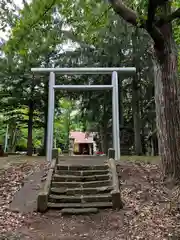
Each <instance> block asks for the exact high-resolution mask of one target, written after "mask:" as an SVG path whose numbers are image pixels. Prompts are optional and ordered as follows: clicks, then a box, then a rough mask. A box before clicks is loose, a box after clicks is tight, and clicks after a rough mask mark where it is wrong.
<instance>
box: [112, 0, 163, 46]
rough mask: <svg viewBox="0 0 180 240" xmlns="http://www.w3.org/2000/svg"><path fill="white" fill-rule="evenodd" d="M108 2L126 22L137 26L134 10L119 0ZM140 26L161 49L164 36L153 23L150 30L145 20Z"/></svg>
mask: <svg viewBox="0 0 180 240" xmlns="http://www.w3.org/2000/svg"><path fill="white" fill-rule="evenodd" d="M109 2H110V3H111V5H112V8H113V9H114V11H115V12H116V13H117V14H118V15H119V16H120V17H122V18H123V19H124V20H125V21H126V22H128V23H130V24H132V25H133V26H138V23H139V21H138V16H137V14H136V12H134V11H133V10H132V9H131V8H129V7H127V6H126V5H125V4H124V3H123V2H122V1H121V0H109ZM140 28H144V29H146V31H147V32H148V33H149V35H150V36H151V37H152V39H153V40H154V42H155V47H156V49H158V50H162V49H163V48H164V37H163V35H162V34H161V32H160V31H159V29H158V28H157V27H156V26H155V25H153V27H152V29H151V31H150V30H149V31H148V29H147V27H146V23H145V22H144V23H141V26H140Z"/></svg>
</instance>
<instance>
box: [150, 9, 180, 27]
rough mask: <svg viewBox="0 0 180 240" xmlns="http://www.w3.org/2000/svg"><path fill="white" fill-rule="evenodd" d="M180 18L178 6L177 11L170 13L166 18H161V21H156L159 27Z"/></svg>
mask: <svg viewBox="0 0 180 240" xmlns="http://www.w3.org/2000/svg"><path fill="white" fill-rule="evenodd" d="M177 18H180V8H178V9H177V10H176V11H174V12H173V13H171V14H170V15H168V16H167V17H166V18H161V19H160V20H159V21H157V22H156V24H155V25H156V26H157V27H161V26H162V25H164V24H165V23H170V22H172V21H174V20H175V19H177Z"/></svg>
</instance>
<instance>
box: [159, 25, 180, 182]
mask: <svg viewBox="0 0 180 240" xmlns="http://www.w3.org/2000/svg"><path fill="white" fill-rule="evenodd" d="M161 33H162V34H163V36H164V39H165V43H166V44H165V50H164V52H159V51H157V50H156V55H157V57H158V59H159V62H158V63H157V61H156V62H155V64H154V67H155V101H156V117H157V129H158V134H159V153H160V155H161V159H162V165H163V170H164V174H165V176H168V177H172V178H174V179H178V180H180V105H179V101H178V90H179V87H178V63H177V50H176V45H175V42H174V39H173V35H172V26H171V24H165V25H163V27H161ZM162 55H163V58H162Z"/></svg>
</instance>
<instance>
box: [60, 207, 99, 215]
mask: <svg viewBox="0 0 180 240" xmlns="http://www.w3.org/2000/svg"><path fill="white" fill-rule="evenodd" d="M97 212H98V208H63V209H62V210H61V213H62V215H79V214H91V213H97Z"/></svg>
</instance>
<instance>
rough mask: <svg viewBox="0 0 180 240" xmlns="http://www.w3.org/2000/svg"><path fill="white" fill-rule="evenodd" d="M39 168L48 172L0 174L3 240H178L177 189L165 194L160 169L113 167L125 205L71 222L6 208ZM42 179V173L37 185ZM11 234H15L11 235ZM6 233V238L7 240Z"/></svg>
mask: <svg viewBox="0 0 180 240" xmlns="http://www.w3.org/2000/svg"><path fill="white" fill-rule="evenodd" d="M38 168H46V169H47V166H45V165H37V166H36V167H35V166H32V165H29V164H27V163H26V164H21V165H20V166H18V167H10V168H9V169H7V170H5V171H2V172H0V234H1V236H3V235H4V234H6V238H5V237H4V239H12V240H17V239H19V240H20V239H23V240H24V239H25V238H24V237H22V236H21V234H22V232H26V234H27V236H29V238H30V239H37V240H38V239H49V240H50V239H54V240H55V239H62V240H67V239H72V240H73V239H76V240H82V239H88V240H99V239H104V240H112V239H113V240H116V239H117V240H136V239H138V240H173V239H180V223H179V222H180V212H179V206H178V204H177V203H178V202H179V196H180V189H179V188H178V187H176V188H172V189H168V188H166V186H165V185H164V184H163V181H162V177H161V171H160V169H159V166H157V165H155V164H143V163H138V164H136V163H129V162H127V163H123V164H122V165H121V166H120V167H118V169H119V175H120V181H121V193H122V198H123V201H124V203H125V206H124V209H123V210H120V211H113V210H102V211H100V213H99V214H95V215H89V216H70V217H63V216H61V215H60V214H59V212H58V211H57V212H47V213H46V214H44V215H40V214H37V213H34V214H33V215H31V216H28V215H22V214H20V213H18V211H17V212H16V211H14V212H11V211H9V209H8V206H9V203H10V202H11V200H12V198H13V196H14V194H15V192H16V191H18V190H19V188H21V186H22V184H23V182H24V179H25V178H26V177H27V176H28V175H29V174H31V173H32V172H33V171H37V170H38ZM45 179H46V173H45V174H44V175H43V176H42V181H44V180H45ZM37 187H38V186H37ZM16 230H18V231H19V233H18V234H17V233H16V234H15V231H16ZM12 232H14V234H12ZM7 233H8V234H10V233H11V235H9V236H11V237H7ZM4 236H5V235H4ZM30 236H31V237H30ZM42 237H44V238H42ZM0 239H3V238H0Z"/></svg>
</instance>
